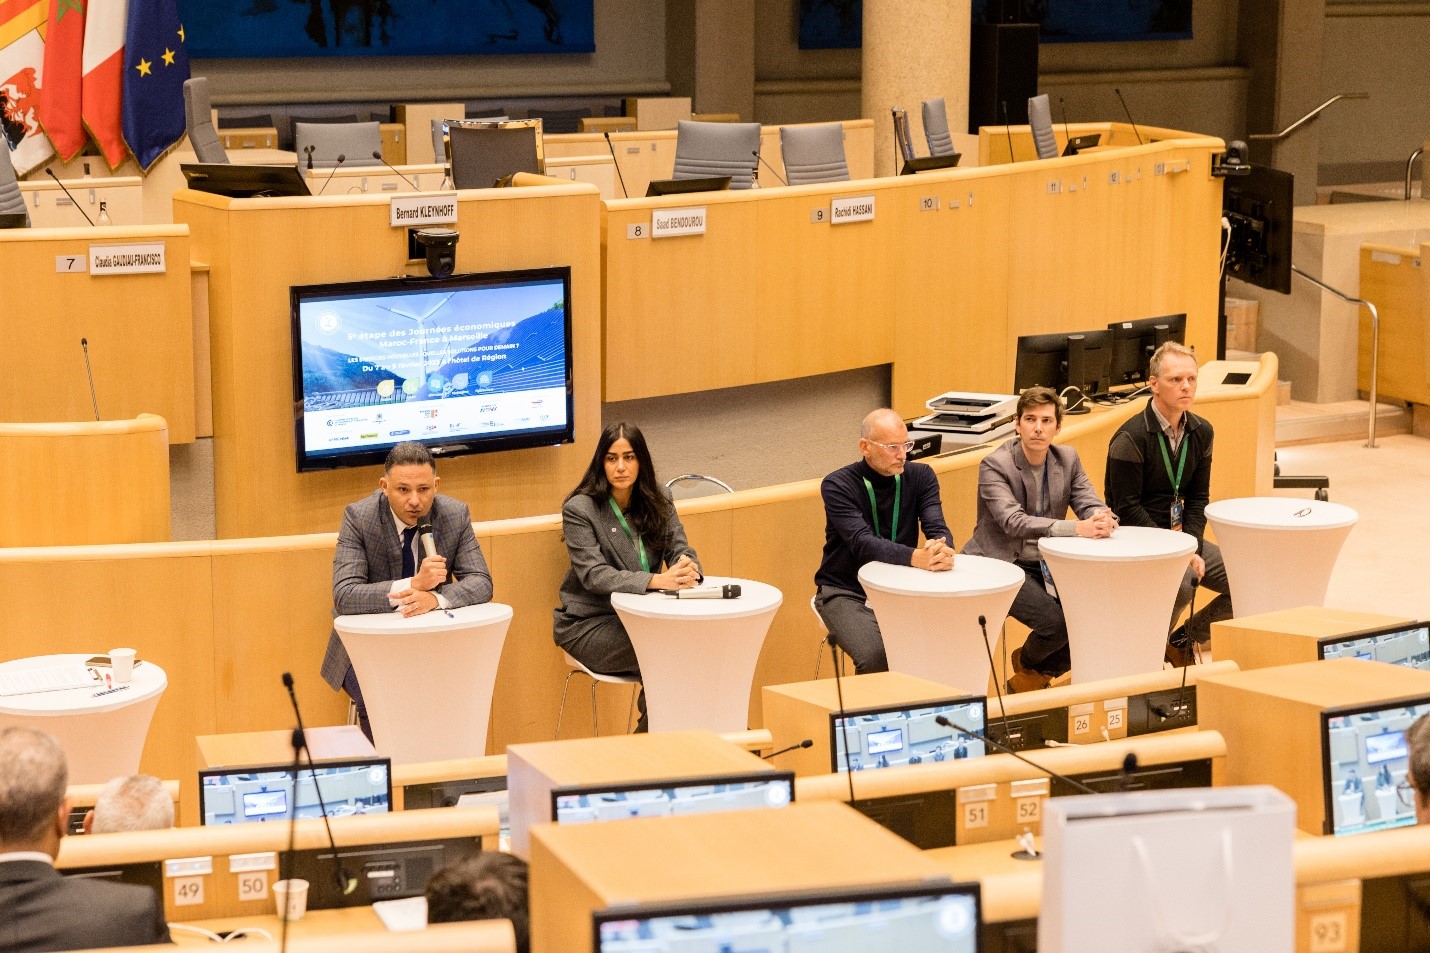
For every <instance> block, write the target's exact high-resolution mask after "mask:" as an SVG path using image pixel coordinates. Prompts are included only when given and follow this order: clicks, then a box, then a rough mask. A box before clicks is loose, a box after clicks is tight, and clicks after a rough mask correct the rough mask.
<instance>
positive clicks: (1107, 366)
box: [1013, 331, 1112, 414]
mask: <svg viewBox="0 0 1430 953" xmlns="http://www.w3.org/2000/svg"><path fill="white" fill-rule="evenodd" d="M1111 373H1112V332H1111V331H1077V332H1074V333H1071V334H1025V335H1023V336H1022V337H1020V338H1018V357H1017V364H1016V365H1015V370H1014V374H1013V389H1014V390H1015V391H1017V392H1022V391H1025V390H1027V389H1028V388H1029V387H1051V388H1052V389H1053V390H1055V391H1058V392H1059V393H1061V392H1062V391H1063V390H1065V389H1066V388H1069V387H1073V388H1076V389H1077V390H1078V391H1080V392H1081V393H1082V395H1083V396H1084V397H1091V396H1092V395H1094V394H1101V393H1103V392H1105V391H1106V390H1107V386H1108V381H1109V379H1110V377H1111ZM1067 403H1068V409H1067V412H1068V413H1070V414H1085V413H1087V412H1088V411H1089V410H1090V409H1091V408H1090V407H1088V406H1087V403H1086V401H1082V400H1069V401H1067Z"/></svg>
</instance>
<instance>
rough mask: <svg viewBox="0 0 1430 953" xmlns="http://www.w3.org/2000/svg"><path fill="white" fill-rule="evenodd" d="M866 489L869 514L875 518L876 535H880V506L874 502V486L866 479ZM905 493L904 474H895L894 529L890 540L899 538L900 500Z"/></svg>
mask: <svg viewBox="0 0 1430 953" xmlns="http://www.w3.org/2000/svg"><path fill="white" fill-rule="evenodd" d="M864 489H866V490H868V491H869V514H870V515H871V516H873V517H874V535H875V536H878V535H880V534H879V504H878V503H876V502H874V484H872V483H870V482H869V478H868V477H864ZM903 492H904V477H903V474H900V473H896V474H894V527H893V529H891V530H890V531H889V539H891V540H897V539H898V538H899V499H900V497H901V495H902V494H903Z"/></svg>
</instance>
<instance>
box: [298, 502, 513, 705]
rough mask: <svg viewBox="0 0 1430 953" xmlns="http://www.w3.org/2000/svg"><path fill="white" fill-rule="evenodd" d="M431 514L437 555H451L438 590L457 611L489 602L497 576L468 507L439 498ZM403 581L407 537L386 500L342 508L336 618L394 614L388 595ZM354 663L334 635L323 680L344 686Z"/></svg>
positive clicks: (336, 559)
mask: <svg viewBox="0 0 1430 953" xmlns="http://www.w3.org/2000/svg"><path fill="white" fill-rule="evenodd" d="M428 516H429V517H430V518H431V520H432V537H433V540H434V542H435V543H436V544H437V553H438V555H440V556H444V557H446V560H447V570H448V573H449V574H450V576H449V579H450V581H448V582H444V583H443V584H442V585H440V586H438V587H437V591H438V592H440V593H441V594H442V595H443V596H445V597H446V599H447V601H448V602H450V603H451V604H452V608H454V609H455V608H457V607H458V606H470V605H476V604H478V603H482V602H490V601H491V598H492V577H491V574H490V573H488V572H487V561H486V560H485V559H483V558H482V549H481V547H480V546H478V545H477V537H476V535H475V534H474V533H473V532H472V516H471V513H470V512H469V511H468V510H467V504H465V503H463V502H462V501H461V500H455V499H453V498H452V497H450V496H442V495H440V494H439V495H437V496H436V497H435V498H434V499H433V500H432V511H431V512H430V513H429V514H428ZM402 578H403V574H402V537H401V536H399V535H398V534H397V529H396V526H395V524H394V523H393V520H392V508H391V507H390V506H388V505H387V497H386V496H384V495H383V493H382V492H381V491H380V490H379V491H375V492H374V493H373V494H372V496H369V497H367V498H366V499H364V500H359V501H358V502H356V503H351V504H349V505H348V507H347V509H345V510H343V525H342V527H341V528H340V529H339V530H338V548H337V551H336V552H335V553H334V554H333V614H334V615H361V614H363V613H367V612H391V611H393V609H392V603H391V602H389V601H388V600H387V593H388V590H389V589H391V588H392V582H393V580H395V579H402ZM349 665H350V663H349V662H348V653H347V651H346V650H344V649H343V643H342V640H341V639H339V638H338V634H337V633H336V632H333V633H330V634H329V636H328V651H327V654H326V655H324V656H323V680H324V681H326V682H327V683H328V684H329V685H331V686H332V687H333V688H335V689H336V688H342V687H343V676H345V675H347V673H348V667H349Z"/></svg>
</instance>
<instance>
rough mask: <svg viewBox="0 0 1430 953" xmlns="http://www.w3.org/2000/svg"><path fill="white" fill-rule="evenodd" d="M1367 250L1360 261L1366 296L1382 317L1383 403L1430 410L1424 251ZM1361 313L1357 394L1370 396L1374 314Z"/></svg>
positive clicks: (1429, 328) (1380, 369) (1380, 375)
mask: <svg viewBox="0 0 1430 953" xmlns="http://www.w3.org/2000/svg"><path fill="white" fill-rule="evenodd" d="M1423 247H1424V246H1420V247H1417V248H1399V247H1395V246H1387V245H1365V246H1363V247H1362V248H1361V255H1360V292H1359V293H1360V295H1361V297H1363V298H1365V299H1366V300H1367V301H1371V302H1374V303H1375V306H1376V308H1377V309H1378V310H1379V312H1380V365H1379V367H1378V368H1377V371H1378V373H1377V378H1378V381H1379V391H1378V394H1377V396H1378V398H1379V399H1382V400H1383V399H1386V398H1395V399H1399V400H1404V401H1409V402H1410V403H1413V404H1430V324H1427V323H1426V321H1425V295H1426V293H1427V290H1430V289H1427V287H1426V285H1425V283H1424V269H1423V268H1421V264H1422V263H1423V261H1424V257H1423V255H1422V249H1423ZM1359 310H1360V319H1359V320H1360V332H1359V334H1358V335H1357V357H1356V389H1357V390H1359V391H1364V392H1367V393H1368V392H1369V391H1370V343H1371V327H1370V312H1368V311H1366V310H1365V309H1364V308H1361V309H1359Z"/></svg>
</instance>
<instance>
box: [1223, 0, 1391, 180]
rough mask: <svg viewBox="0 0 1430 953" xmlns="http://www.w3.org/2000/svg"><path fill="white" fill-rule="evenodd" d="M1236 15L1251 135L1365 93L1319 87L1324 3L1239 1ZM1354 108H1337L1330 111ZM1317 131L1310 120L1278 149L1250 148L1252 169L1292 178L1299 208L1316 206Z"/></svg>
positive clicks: (1278, 128) (1274, 145) (1263, 145)
mask: <svg viewBox="0 0 1430 953" xmlns="http://www.w3.org/2000/svg"><path fill="white" fill-rule="evenodd" d="M1239 13H1240V16H1239V18H1238V22H1237V33H1238V37H1237V43H1238V47H1239V54H1238V58H1239V59H1240V60H1241V62H1243V63H1245V64H1246V65H1247V66H1248V67H1250V69H1251V82H1250V83H1249V84H1248V93H1247V103H1246V125H1247V130H1248V131H1249V132H1252V133H1274V132H1279V131H1281V130H1282V129H1285V128H1286V127H1287V126H1289V125H1291V124H1292V123H1293V122H1295V121H1296V120H1298V119H1300V118H1301V117H1302V116H1304V115H1305V114H1306V113H1308V112H1310V111H1311V110H1312V109H1314V108H1315V107H1316V106H1319V105H1320V104H1321V103H1322V102H1324V101H1325V100H1326V99H1328V98H1329V97H1330V96H1332V95H1334V94H1336V93H1353V92H1364V90H1354V89H1332V90H1325V89H1322V87H1321V51H1322V33H1323V32H1324V28H1325V22H1326V0H1241V5H1240V10H1239ZM1371 55H1373V54H1371ZM1356 105H1358V104H1356V103H1351V104H1342V103H1337V104H1336V105H1334V106H1332V107H1331V109H1354V108H1355V107H1356ZM1320 128H1321V123H1320V121H1319V120H1314V121H1312V122H1309V123H1307V124H1306V125H1304V126H1302V127H1301V128H1300V129H1298V130H1296V131H1295V132H1293V133H1292V134H1291V135H1290V136H1288V137H1286V138H1285V139H1282V140H1280V141H1278V142H1276V143H1268V142H1266V141H1264V140H1263V141H1260V142H1256V141H1252V142H1250V145H1251V161H1252V163H1253V164H1257V165H1263V164H1264V165H1270V166H1272V167H1274V168H1277V169H1281V170H1282V171H1285V172H1290V173H1291V174H1292V175H1294V176H1295V177H1296V193H1295V196H1296V198H1295V202H1296V204H1297V205H1314V204H1315V202H1316V184H1317V181H1318V179H1319V172H1320V158H1321V133H1320Z"/></svg>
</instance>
